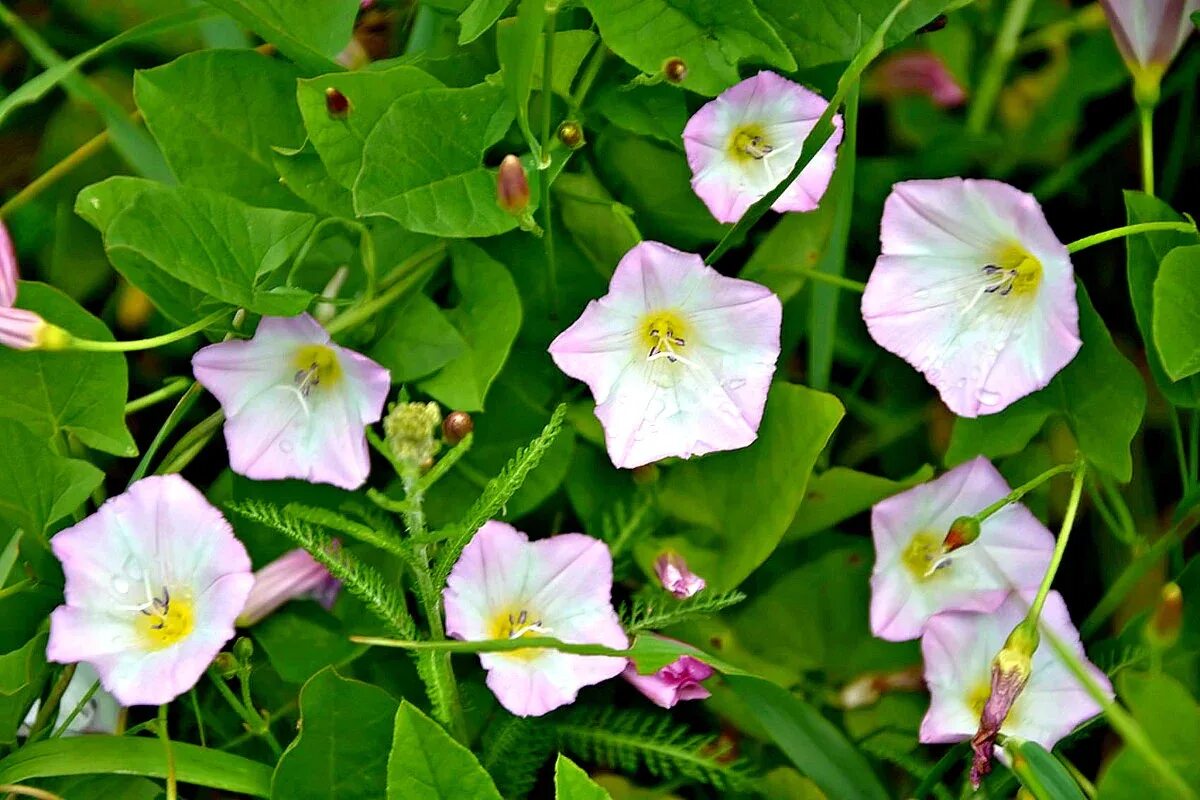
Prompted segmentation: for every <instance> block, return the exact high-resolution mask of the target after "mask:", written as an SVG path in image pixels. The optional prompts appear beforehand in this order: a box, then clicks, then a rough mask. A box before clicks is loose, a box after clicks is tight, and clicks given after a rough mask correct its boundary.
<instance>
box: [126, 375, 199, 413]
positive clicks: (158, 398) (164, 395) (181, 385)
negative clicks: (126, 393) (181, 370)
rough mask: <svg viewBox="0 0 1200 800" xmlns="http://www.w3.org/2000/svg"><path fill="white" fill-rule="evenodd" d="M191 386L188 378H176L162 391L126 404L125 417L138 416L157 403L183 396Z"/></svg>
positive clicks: (159, 390)
mask: <svg viewBox="0 0 1200 800" xmlns="http://www.w3.org/2000/svg"><path fill="white" fill-rule="evenodd" d="M191 385H192V381H191V380H189V379H188V378H176V379H174V380H172V381H171V382H170V383H168V384H167V385H166V386H164V387H162V388H161V389H158V390H156V391H153V392H151V393H150V394H148V395H144V396H142V397H139V398H138V399H136V400H130V401H129V402H128V403H126V404H125V416H129V415H130V414H136V413H137V412H139V411H141V410H143V409H146V408H149V407H150V406H152V405H154V404H156V403H161V402H162V401H163V400H170V399H171V398H172V397H174V396H175V395H177V394H183V393H184V392H186V391H187V390H188V388H189V387H190V386H191Z"/></svg>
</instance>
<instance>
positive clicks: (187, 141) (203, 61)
mask: <svg viewBox="0 0 1200 800" xmlns="http://www.w3.org/2000/svg"><path fill="white" fill-rule="evenodd" d="M277 1H278V2H283V1H284V0H277ZM298 1H299V2H304V0H298ZM322 5H328V4H324V3H323V4H322ZM298 75H299V73H298V72H297V71H296V69H295V68H294V67H292V66H291V65H290V64H288V63H286V62H283V61H279V60H275V59H271V58H268V57H266V56H263V55H260V54H259V53H255V52H254V51H251V50H207V51H204V52H199V53H189V54H188V55H185V56H182V57H180V58H177V59H176V60H174V61H172V62H171V63H170V64H166V65H165V66H161V67H157V68H155V69H151V70H143V71H140V72H138V73H137V77H136V79H135V80H134V90H133V93H134V98H135V99H136V100H137V104H138V108H140V109H141V110H142V113H143V114H145V116H146V127H148V128H149V129H150V132H151V133H152V134H154V138H155V140H156V141H157V142H158V144H159V146H160V147H161V148H162V151H163V155H164V156H165V157H166V159H167V163H168V164H170V166H171V171H172V172H174V173H175V176H176V177H177V178H179V180H180V182H182V183H184V184H186V185H188V186H194V187H197V188H200V189H212V190H214V191H218V192H224V193H226V194H230V195H233V196H234V197H236V198H238V199H239V200H243V201H245V202H247V203H250V204H251V205H256V206H272V207H278V208H300V207H301V204H300V201H299V199H298V198H296V197H295V196H294V195H293V194H292V193H291V192H289V191H288V190H287V189H285V188H284V187H283V186H281V185H280V183H279V176H278V175H277V174H276V173H275V165H274V163H273V160H272V150H271V148H272V147H273V146H279V147H290V146H293V145H296V144H298V143H299V142H301V141H302V140H303V139H304V131H303V125H302V123H301V119H300V112H299V111H298V110H297V108H296V99H295V98H296V78H297V77H298Z"/></svg>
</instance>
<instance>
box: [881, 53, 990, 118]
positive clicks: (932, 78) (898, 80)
mask: <svg viewBox="0 0 1200 800" xmlns="http://www.w3.org/2000/svg"><path fill="white" fill-rule="evenodd" d="M871 88H872V89H873V90H874V91H876V92H878V93H879V94H880V95H882V96H884V97H898V96H900V95H909V94H923V95H926V96H927V97H928V98H929V99H930V100H932V101H933V102H934V104H935V105H938V106H941V107H942V108H953V107H954V106H961V105H962V104H963V103H964V102H966V100H967V93H966V92H965V91H963V88H962V87H961V86H959V85H958V81H956V80H954V76H953V75H951V74H950V71H949V70H948V69H946V65H945V64H943V63H942V60H941V59H940V58H938V57H937V56H936V55H934V54H933V53H927V52H908V53H900V54H899V55H895V56H892V57H891V58H888V59H886V60H884V61H883V62H882V63H881V64H880V65H879V68H878V69H877V70H876V71H875V73H874V75H873V76H872V80H871Z"/></svg>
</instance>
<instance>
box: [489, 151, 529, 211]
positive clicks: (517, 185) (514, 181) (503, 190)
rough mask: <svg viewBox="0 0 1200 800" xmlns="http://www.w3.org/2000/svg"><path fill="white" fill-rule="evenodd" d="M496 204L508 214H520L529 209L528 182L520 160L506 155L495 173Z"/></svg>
mask: <svg viewBox="0 0 1200 800" xmlns="http://www.w3.org/2000/svg"><path fill="white" fill-rule="evenodd" d="M496 203H497V204H498V205H499V206H500V208H502V209H504V210H505V211H507V212H508V213H510V214H521V213H522V212H523V211H525V209H526V208H528V207H529V180H528V179H527V178H526V177H525V167H524V166H522V164H521V159H519V158H517V157H516V156H514V155H507V156H505V157H504V160H503V161H501V162H500V171H499V172H497V173H496Z"/></svg>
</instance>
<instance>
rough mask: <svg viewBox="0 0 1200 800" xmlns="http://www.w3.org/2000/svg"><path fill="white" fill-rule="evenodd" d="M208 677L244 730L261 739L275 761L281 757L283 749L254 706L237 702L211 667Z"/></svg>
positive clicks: (221, 678)
mask: <svg viewBox="0 0 1200 800" xmlns="http://www.w3.org/2000/svg"><path fill="white" fill-rule="evenodd" d="M208 677H209V679H210V680H212V682H213V683H214V684H215V685H216V687H217V691H218V692H220V694H221V696H222V697H224V698H225V702H227V703H229V707H230V708H232V709H233V710H234V712H235V713H236V714H237V715H238V716H239V717H241V718H242V721H243V722H245V723H246V729H247V730H248V731H250V732H251V733H253V734H254V735H255V736H259V737H262V739H263V740H264V741H266V743H267V746H268V747H270V748H271V752H272V753H274V754H275V758H276V759H278V758H279V757H280V756H281V755H283V748H282V747H280V746H279V740H278V739H276V738H275V734H273V733H272V732H271V726H270V725H269V724H268V723H267V721H266V720H265V719H263V716H262V715H261V714H259V713H258V711H256V710H255V709H254V706H253V705H250V706H247V705H244V704H243V703H242V701H241V700H238V699H237V696H236V695H235V694H234V693H233V690H232V689H230V688H229V685H228V684H227V683H226V682H225V679H224V678H223V677H221V673H219V672H217V671H216V669H214V668H213V667H209V668H208Z"/></svg>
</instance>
